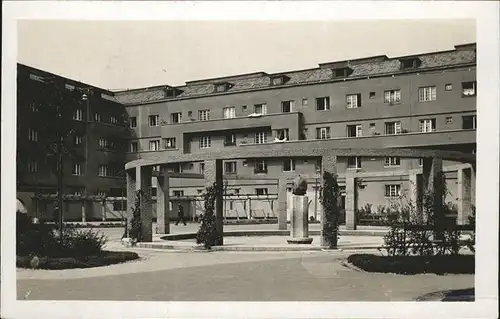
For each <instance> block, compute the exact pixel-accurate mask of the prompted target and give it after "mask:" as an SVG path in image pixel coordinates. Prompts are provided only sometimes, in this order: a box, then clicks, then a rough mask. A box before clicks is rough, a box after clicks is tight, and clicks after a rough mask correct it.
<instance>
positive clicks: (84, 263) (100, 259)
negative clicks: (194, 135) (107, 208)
mask: <svg viewBox="0 0 500 319" xmlns="http://www.w3.org/2000/svg"><path fill="white" fill-rule="evenodd" d="M33 257H34V256H17V257H16V266H17V267H19V268H33V267H32V265H31V261H32V259H33ZM138 258H139V255H137V254H136V253H134V252H130V251H102V252H101V253H100V254H99V255H95V256H84V257H65V258H53V257H38V259H39V265H38V267H36V268H39V269H73V268H92V267H102V266H108V265H113V264H119V263H123V262H126V261H130V260H135V259H138Z"/></svg>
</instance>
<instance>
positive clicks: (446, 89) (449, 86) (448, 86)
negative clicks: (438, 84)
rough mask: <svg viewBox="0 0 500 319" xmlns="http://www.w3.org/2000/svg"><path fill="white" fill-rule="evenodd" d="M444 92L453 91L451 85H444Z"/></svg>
mask: <svg viewBox="0 0 500 319" xmlns="http://www.w3.org/2000/svg"><path fill="white" fill-rule="evenodd" d="M444 90H445V91H451V90H453V85H451V84H449V83H448V84H446V85H445V86H444Z"/></svg>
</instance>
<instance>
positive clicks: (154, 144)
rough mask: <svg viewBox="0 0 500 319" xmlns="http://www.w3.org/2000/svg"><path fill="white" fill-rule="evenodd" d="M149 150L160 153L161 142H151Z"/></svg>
mask: <svg viewBox="0 0 500 319" xmlns="http://www.w3.org/2000/svg"><path fill="white" fill-rule="evenodd" d="M149 150H150V151H159V150H160V140H152V141H149Z"/></svg>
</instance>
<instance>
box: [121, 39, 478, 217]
mask: <svg viewBox="0 0 500 319" xmlns="http://www.w3.org/2000/svg"><path fill="white" fill-rule="evenodd" d="M476 94H477V84H476V46H475V44H470V45H460V46H456V47H455V48H454V49H453V50H449V51H443V52H431V53H425V54H415V55H412V56H404V57H394V58H388V57H387V56H385V55H383V56H374V57H368V58H361V59H354V60H349V61H338V62H331V63H322V64H319V66H318V67H317V68H314V69H308V70H300V71H290V72H283V73H279V74H268V73H265V72H256V73H251V74H243V75H237V76H228V77H219V78H213V79H206V80H197V81H191V82H186V84H185V85H184V86H178V87H171V86H158V87H150V88H145V89H137V90H128V91H123V92H117V93H115V95H114V98H115V99H116V100H117V101H119V102H120V103H122V104H124V105H125V106H126V109H127V112H128V114H129V116H130V127H131V129H132V130H133V134H134V135H135V136H134V137H133V138H132V139H131V140H130V143H129V152H128V154H127V160H133V159H136V158H146V159H147V158H150V157H155V156H156V155H158V153H159V152H162V153H167V154H172V156H175V155H178V154H187V153H191V154H194V153H199V154H203V153H208V152H217V150H221V149H230V148H235V149H236V148H239V147H245V146H247V145H253V144H263V143H276V144H277V147H279V146H278V145H279V143H293V141H297V140H315V139H335V140H338V143H339V147H348V148H349V147H352V148H358V147H416V148H437V149H446V150H458V151H465V152H475V147H476V133H475V129H476ZM387 136H390V137H394V138H391V139H387ZM387 141H389V142H387ZM388 144H389V145H388ZM454 164H455V163H448V162H445V163H444V165H445V169H446V167H447V166H452V165H454ZM338 166H339V167H338V169H339V177H340V178H339V180H340V183H341V187H342V179H343V176H344V174H345V173H349V172H350V171H356V172H357V173H366V172H373V173H374V174H372V175H370V176H369V177H366V178H363V182H362V183H361V185H359V186H360V190H359V200H358V205H359V206H363V205H364V204H366V203H370V204H373V205H374V207H376V206H378V205H387V204H388V201H389V200H390V199H391V198H392V197H394V196H397V195H398V194H400V193H401V191H402V190H405V189H408V176H407V173H408V170H412V169H419V168H420V161H419V160H414V159H405V158H343V159H342V160H341V163H339V165H338ZM318 168H319V167H318V162H317V161H316V160H315V159H311V158H296V157H290V158H276V159H271V160H270V159H265V160H264V159H259V158H258V157H257V158H249V159H246V160H231V161H226V162H225V163H224V173H225V178H226V180H227V183H228V185H229V188H230V189H231V190H232V191H233V193H234V192H237V193H239V194H247V195H248V194H273V193H276V178H277V177H278V176H279V175H280V174H282V173H283V172H297V173H301V174H304V175H305V176H307V177H308V178H309V181H310V184H311V191H313V190H314V186H315V184H317V177H318V176H317V175H316V172H317V171H318ZM170 170H171V171H173V172H185V173H203V163H183V164H180V165H174V166H172V167H170ZM389 172H393V174H389ZM376 173H380V174H378V175H377V174H376ZM405 173H406V175H405ZM235 175H237V176H240V178H238V179H235V178H232V177H231V176H235ZM368 175H369V174H368ZM244 176H251V177H252V179H251V180H250V179H249V180H245V179H244V178H241V177H244ZM259 177H262V180H258V179H256V178H259ZM447 180H448V190H449V196H448V200H449V201H451V202H454V201H455V197H456V196H455V195H454V193H455V190H456V172H455V173H453V172H451V173H447ZM171 187H172V191H173V194H172V195H174V196H180V195H183V196H186V195H196V194H199V193H200V192H201V191H202V189H203V182H202V181H198V180H194V179H188V180H184V179H178V180H174V184H173V185H171ZM310 198H314V199H315V201H314V202H315V203H316V202H317V194H312V193H311V194H310ZM269 206H270V205H269ZM314 206H316V205H315V204H313V205H311V206H310V207H311V209H312V210H313V212H311V213H312V214H316V215H317V211H318V209H319V207H318V208H316V207H314Z"/></svg>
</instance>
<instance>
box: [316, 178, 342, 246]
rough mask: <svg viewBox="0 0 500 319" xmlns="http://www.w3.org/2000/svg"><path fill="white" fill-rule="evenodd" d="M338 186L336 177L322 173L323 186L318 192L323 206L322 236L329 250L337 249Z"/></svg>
mask: <svg viewBox="0 0 500 319" xmlns="http://www.w3.org/2000/svg"><path fill="white" fill-rule="evenodd" d="M339 194H340V192H339V185H338V183H337V176H336V175H334V174H332V173H330V172H324V173H323V186H322V188H321V192H320V201H321V204H322V205H323V211H324V218H325V221H324V222H323V229H322V230H323V236H324V239H325V240H326V245H327V246H328V248H329V249H335V248H337V243H338V229H339V215H340V209H339Z"/></svg>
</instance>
